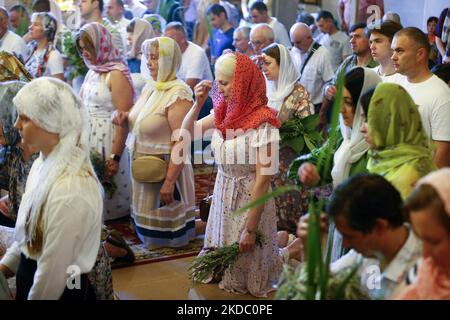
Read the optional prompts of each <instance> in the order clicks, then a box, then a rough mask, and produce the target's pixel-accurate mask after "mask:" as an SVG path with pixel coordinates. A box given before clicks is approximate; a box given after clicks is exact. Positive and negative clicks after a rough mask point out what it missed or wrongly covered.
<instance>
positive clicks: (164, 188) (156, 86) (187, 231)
mask: <svg viewBox="0 0 450 320" xmlns="http://www.w3.org/2000/svg"><path fill="white" fill-rule="evenodd" d="M142 52H143V54H144V56H145V57H146V58H147V61H148V69H149V70H150V75H151V79H150V80H149V82H148V83H147V85H146V86H145V87H144V89H143V91H142V94H141V96H140V98H139V99H138V101H137V102H136V104H135V105H134V106H133V109H131V111H130V112H129V114H123V116H124V117H127V119H128V122H126V126H127V127H128V128H129V130H130V133H131V135H130V138H129V141H127V146H128V147H129V149H130V154H131V156H132V158H133V161H134V159H138V158H140V157H143V156H149V155H152V156H156V157H158V158H160V159H163V160H164V161H166V163H167V165H168V166H167V172H166V174H165V177H164V179H163V180H162V181H161V182H139V181H138V180H137V179H136V178H135V177H133V220H134V223H135V230H136V232H137V234H138V236H139V238H140V239H141V241H142V242H143V243H144V244H145V245H146V246H147V247H149V248H157V247H180V246H183V245H186V244H187V243H188V242H189V241H190V240H191V239H193V238H194V237H195V210H194V209H195V191H194V175H193V170H192V166H191V164H190V163H184V162H181V161H179V160H180V158H179V154H178V152H179V146H177V145H178V144H179V143H173V135H174V133H176V132H177V130H178V129H179V128H180V127H181V122H182V121H183V119H184V116H185V115H186V113H187V112H188V110H189V108H190V107H191V106H192V91H191V89H190V88H189V86H188V85H187V84H186V83H184V82H183V81H181V80H179V79H177V76H176V74H177V71H178V69H179V68H180V65H181V50H180V48H179V47H178V44H177V43H176V42H175V41H174V40H172V39H171V38H167V37H158V38H154V39H151V40H146V41H145V42H144V44H143V45H142ZM122 119H124V118H122ZM177 150H178V151H177Z"/></svg>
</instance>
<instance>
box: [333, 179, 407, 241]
mask: <svg viewBox="0 0 450 320" xmlns="http://www.w3.org/2000/svg"><path fill="white" fill-rule="evenodd" d="M402 205H403V203H402V197H401V196H400V193H399V192H398V190H397V189H395V187H394V186H393V185H392V184H391V183H390V182H389V181H387V180H386V179H385V178H383V177H382V176H379V175H376V174H358V175H355V176H353V177H351V178H349V179H347V180H345V181H344V182H343V183H342V184H340V185H339V186H338V187H337V188H336V189H335V190H334V192H333V195H332V198H331V201H330V203H329V205H328V208H327V211H328V214H329V215H330V216H331V217H337V216H345V217H346V220H347V225H348V226H349V227H350V228H352V229H355V230H358V231H361V232H363V233H369V232H370V231H371V230H373V228H374V227H375V224H376V220H377V219H384V220H387V221H388V222H389V225H390V226H391V227H392V228H397V227H400V226H401V225H403V223H404V222H405V216H404V214H403V206H402Z"/></svg>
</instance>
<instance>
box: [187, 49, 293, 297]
mask: <svg viewBox="0 0 450 320" xmlns="http://www.w3.org/2000/svg"><path fill="white" fill-rule="evenodd" d="M215 72H216V85H217V86H215V87H214V90H213V102H214V114H213V115H209V116H207V117H205V118H203V119H201V120H199V121H195V120H196V119H197V117H198V114H199V112H200V109H201V106H202V105H203V103H204V101H205V99H206V98H207V97H208V91H209V89H210V88H211V83H210V82H209V81H202V82H200V83H199V84H198V85H197V86H196V88H195V94H196V102H195V104H194V106H193V107H192V108H191V110H190V111H189V113H188V115H187V116H186V118H185V120H184V122H183V129H186V130H189V131H190V132H191V134H192V132H194V131H195V132H202V133H206V132H207V130H209V129H213V128H215V129H216V130H214V133H213V136H212V140H211V149H212V150H213V152H214V158H215V160H216V162H217V164H218V173H217V178H216V182H215V185H214V193H213V199H212V203H211V209H210V213H209V219H208V223H207V226H206V234H205V244H204V248H210V247H223V246H227V245H231V244H233V243H236V242H238V243H239V250H240V252H241V255H240V256H239V258H238V260H237V261H236V263H235V264H234V265H233V266H231V267H230V268H228V269H227V270H226V271H225V272H224V274H223V276H222V279H221V282H220V283H219V287H220V288H222V289H224V290H227V291H230V292H235V293H241V294H245V293H250V294H252V295H254V296H257V297H265V296H267V294H268V293H269V292H270V291H272V290H273V286H274V285H275V284H276V282H277V281H278V277H279V274H280V272H281V266H282V262H283V260H284V261H286V260H287V259H288V258H294V257H295V258H296V257H297V256H296V255H299V254H300V252H299V250H300V248H299V247H298V248H297V249H296V248H295V247H294V246H290V247H288V248H284V249H281V250H280V249H279V248H278V245H277V218H276V213H275V212H276V210H275V203H274V201H273V200H269V201H267V202H266V203H265V204H264V205H260V206H258V207H254V208H251V209H249V210H248V211H247V212H246V213H242V214H236V215H235V214H233V212H234V211H235V210H238V209H239V208H242V207H243V206H245V205H246V204H248V203H249V202H250V201H252V200H255V199H258V198H260V197H261V196H263V195H264V194H266V193H267V192H269V191H270V180H271V178H272V176H273V175H274V174H275V173H276V172H277V171H278V142H279V133H278V129H277V128H279V127H280V124H281V123H280V120H279V119H278V117H277V111H276V110H274V109H271V108H269V107H267V97H266V84H265V81H264V76H263V75H262V73H261V72H260V71H259V69H258V67H257V66H256V65H255V64H254V63H253V62H252V61H251V60H250V58H248V57H247V56H246V55H244V54H241V53H227V54H225V55H223V56H221V57H220V58H219V59H218V60H217V62H216V65H215ZM194 128H195V130H194ZM197 130H200V131H197ZM182 140H183V141H188V140H189V139H187V137H184V136H183V139H182ZM257 233H260V234H262V236H263V241H262V244H261V246H260V245H257V244H256V234H257ZM201 254H203V253H201ZM211 280H212V279H211Z"/></svg>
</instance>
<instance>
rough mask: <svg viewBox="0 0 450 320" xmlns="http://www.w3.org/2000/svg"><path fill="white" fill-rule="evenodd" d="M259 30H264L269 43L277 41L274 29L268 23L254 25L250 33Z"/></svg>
mask: <svg viewBox="0 0 450 320" xmlns="http://www.w3.org/2000/svg"><path fill="white" fill-rule="evenodd" d="M258 28H260V29H262V31H263V35H264V38H265V39H267V40H269V41H275V33H274V32H273V29H272V27H271V26H269V25H268V24H267V23H258V24H254V25H253V26H252V29H251V31H250V33H251V32H252V31H253V30H255V29H258Z"/></svg>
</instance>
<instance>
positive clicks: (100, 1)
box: [91, 0, 103, 13]
mask: <svg viewBox="0 0 450 320" xmlns="http://www.w3.org/2000/svg"><path fill="white" fill-rule="evenodd" d="M94 1H98V8H99V10H100V13H102V12H103V0H91V2H94Z"/></svg>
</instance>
